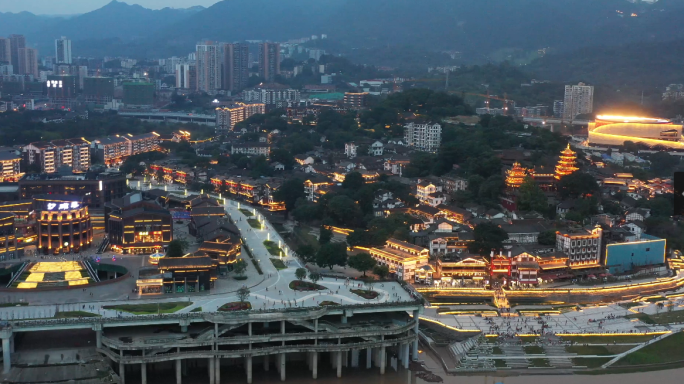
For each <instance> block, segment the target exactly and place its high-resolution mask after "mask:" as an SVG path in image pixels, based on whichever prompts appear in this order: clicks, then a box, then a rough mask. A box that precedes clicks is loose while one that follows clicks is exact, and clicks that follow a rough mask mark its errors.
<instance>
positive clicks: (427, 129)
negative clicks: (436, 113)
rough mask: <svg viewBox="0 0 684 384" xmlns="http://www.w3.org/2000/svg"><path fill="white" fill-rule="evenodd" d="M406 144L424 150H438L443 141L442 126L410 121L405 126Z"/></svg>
mask: <svg viewBox="0 0 684 384" xmlns="http://www.w3.org/2000/svg"><path fill="white" fill-rule="evenodd" d="M404 143H405V144H406V146H408V147H410V148H413V149H416V150H418V151H423V152H437V150H438V149H439V146H440V144H441V143H442V126H441V125H439V124H436V123H435V124H432V123H425V124H421V123H408V124H406V125H405V126H404Z"/></svg>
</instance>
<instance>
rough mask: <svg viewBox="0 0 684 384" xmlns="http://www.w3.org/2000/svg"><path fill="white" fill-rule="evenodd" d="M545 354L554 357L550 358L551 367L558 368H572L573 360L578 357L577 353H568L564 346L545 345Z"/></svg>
mask: <svg viewBox="0 0 684 384" xmlns="http://www.w3.org/2000/svg"><path fill="white" fill-rule="evenodd" d="M544 352H545V353H546V355H547V356H553V357H549V358H548V359H549V365H551V366H552V367H556V368H572V366H573V365H574V364H573V363H572V358H573V357H574V356H577V354H576V353H570V352H567V351H566V350H565V346H564V345H544ZM565 356H567V357H565Z"/></svg>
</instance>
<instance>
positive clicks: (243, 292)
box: [237, 286, 250, 303]
mask: <svg viewBox="0 0 684 384" xmlns="http://www.w3.org/2000/svg"><path fill="white" fill-rule="evenodd" d="M249 293H250V292H249V288H247V287H244V286H243V287H241V288H240V289H238V291H237V296H238V300H240V303H244V302H245V301H246V300H247V298H248V297H249Z"/></svg>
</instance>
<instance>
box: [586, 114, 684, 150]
mask: <svg viewBox="0 0 684 384" xmlns="http://www.w3.org/2000/svg"><path fill="white" fill-rule="evenodd" d="M588 132H589V137H588V139H587V141H588V143H589V145H603V146H606V145H608V146H622V145H624V143H625V141H633V142H635V143H642V144H646V145H648V146H650V147H653V146H656V145H660V146H663V147H665V148H668V149H679V150H681V149H684V142H682V125H678V124H673V123H672V122H671V121H670V120H665V119H656V118H648V117H627V116H597V117H596V121H594V122H592V123H589V128H588Z"/></svg>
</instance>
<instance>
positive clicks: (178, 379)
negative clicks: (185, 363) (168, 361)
mask: <svg viewBox="0 0 684 384" xmlns="http://www.w3.org/2000/svg"><path fill="white" fill-rule="evenodd" d="M179 349H180V348H179ZM175 364H176V384H181V382H182V379H181V361H180V359H179V360H176V363H175Z"/></svg>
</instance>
